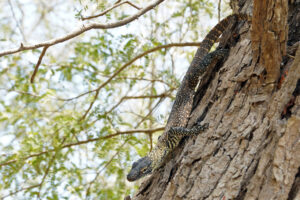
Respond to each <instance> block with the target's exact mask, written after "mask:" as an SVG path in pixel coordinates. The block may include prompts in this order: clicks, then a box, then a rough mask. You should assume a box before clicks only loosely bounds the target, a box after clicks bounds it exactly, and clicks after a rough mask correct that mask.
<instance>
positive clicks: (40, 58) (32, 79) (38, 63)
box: [30, 46, 49, 83]
mask: <svg viewBox="0 0 300 200" xmlns="http://www.w3.org/2000/svg"><path fill="white" fill-rule="evenodd" d="M48 47H49V46H45V47H44V48H43V51H42V53H41V55H40V57H39V60H38V62H37V63H36V66H35V68H34V71H33V73H32V76H31V79H30V83H33V82H34V78H35V76H36V74H37V72H38V70H39V66H40V64H41V62H42V59H43V57H44V56H45V53H46V51H47V49H48Z"/></svg>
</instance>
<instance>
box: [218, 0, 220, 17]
mask: <svg viewBox="0 0 300 200" xmlns="http://www.w3.org/2000/svg"><path fill="white" fill-rule="evenodd" d="M220 20H221V0H219V3H218V22H219V21H220Z"/></svg>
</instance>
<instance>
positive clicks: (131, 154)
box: [0, 0, 227, 200]
mask: <svg viewBox="0 0 300 200" xmlns="http://www.w3.org/2000/svg"><path fill="white" fill-rule="evenodd" d="M134 3H135V4H137V5H141V6H142V5H145V4H147V3H148V1H134ZM0 5H1V6H0V9H1V10H3V11H4V10H6V12H1V13H2V14H1V15H0V29H1V32H2V33H3V34H4V35H3V36H1V37H2V38H0V39H1V41H0V42H1V43H2V44H3V45H1V46H2V48H1V51H2V50H6V49H9V48H12V47H14V46H15V44H19V43H20V42H21V41H28V42H31V43H36V38H38V40H39V41H43V40H46V39H51V38H54V37H57V36H59V35H61V34H62V33H64V34H65V33H67V32H68V31H70V30H71V28H72V26H74V24H76V23H78V21H80V18H81V17H82V16H84V15H88V14H91V13H98V10H104V9H106V8H108V7H110V6H111V5H112V4H111V3H110V2H109V1H94V0H90V1H74V2H72V1H71V2H68V1H63V2H62V1H58V0H57V1H51V2H49V1H28V2H27V3H22V2H21V1H15V2H11V1H7V2H6V1H5V2H1V3H0ZM216 6H217V3H216V1H213V0H212V1H196V0H191V1H184V0H176V1H173V2H168V1H166V2H164V3H163V4H161V5H160V6H159V7H158V8H155V9H154V10H152V11H150V12H149V13H146V14H145V15H144V16H142V17H140V18H139V19H138V20H136V21H134V22H132V23H130V24H128V25H126V26H123V27H119V28H117V29H109V30H96V31H95V30H92V31H89V32H87V33H85V34H84V35H83V36H79V37H77V38H75V39H73V40H72V41H71V42H69V41H68V42H65V43H64V44H63V46H62V45H55V46H53V47H51V48H49V51H47V53H46V56H45V58H44V59H43V60H42V64H41V66H40V67H39V70H38V73H37V75H36V77H35V81H34V83H33V84H32V83H30V78H31V76H32V73H33V69H34V68H35V66H36V62H37V60H38V57H39V55H40V54H41V51H42V50H41V49H36V50H33V51H24V52H21V53H17V54H13V55H7V56H4V57H1V60H0V83H1V88H0V94H1V98H0V137H1V143H0V148H1V152H2V156H1V158H0V196H1V197H6V199H49V200H50V199H72V198H73V199H122V198H124V196H125V195H128V194H132V193H133V192H134V190H135V189H136V188H137V186H138V184H139V182H138V183H135V184H131V183H128V182H127V181H126V173H127V172H128V170H129V168H130V166H131V163H132V162H133V160H135V159H136V158H137V157H138V156H144V155H145V154H147V152H149V150H150V148H151V146H152V145H153V144H152V136H154V139H155V138H156V137H157V136H158V135H159V134H160V132H147V131H145V133H143V132H138V133H134V132H130V133H126V131H128V130H135V129H138V130H140V129H145V130H148V129H155V128H157V127H163V126H164V124H165V122H166V120H167V116H168V113H169V111H170V108H171V102H172V101H173V99H174V98H173V97H174V96H175V92H176V88H177V87H178V86H179V84H180V81H179V80H180V78H181V77H182V75H183V73H184V69H186V68H187V66H188V64H189V62H190V60H191V59H192V56H193V54H194V52H195V47H193V48H191V47H181V48H171V49H160V50H158V51H155V52H153V53H151V54H146V55H144V56H143V57H142V58H141V59H139V60H138V61H136V62H134V63H133V64H130V65H128V66H127V67H126V68H124V70H123V71H121V72H120V73H118V74H117V75H116V76H115V77H114V78H113V79H112V80H111V81H109V82H108V83H107V84H106V85H105V86H104V87H103V88H101V89H99V90H97V88H98V87H99V86H101V84H104V83H105V82H106V81H107V80H108V79H109V77H111V76H112V74H114V73H116V72H118V70H119V69H121V68H122V67H123V66H124V64H126V63H128V62H130V61H131V60H132V59H134V58H135V57H136V56H137V55H139V54H142V53H143V52H145V51H147V50H149V49H151V48H153V47H156V46H159V45H163V44H169V43H172V42H185V41H196V42H198V41H199V38H201V37H203V35H204V33H205V32H206V31H207V29H204V27H208V26H211V24H204V25H203V23H204V21H203V20H202V19H201V18H203V17H204V16H206V17H205V18H206V19H207V18H208V17H207V16H210V17H214V19H215V17H216ZM222 8H224V9H225V10H226V9H227V7H226V6H225V7H222ZM8 10H10V11H11V13H10V14H9V17H8V18H7V17H6V14H5V13H7V11H8ZM70 10H73V11H74V12H70ZM25 11H26V12H25ZM134 12H136V9H134V8H132V7H130V6H128V5H123V6H120V7H118V8H116V9H114V10H112V11H111V12H109V13H107V14H106V15H105V16H101V17H99V18H96V19H93V20H99V21H101V23H102V22H103V23H108V22H111V21H117V20H120V19H123V18H124V17H126V16H129V15H131V14H132V13H134ZM28 13H29V14H28ZM29 15H32V16H35V17H34V18H28V17H29ZM222 15H223V16H224V15H226V12H223V11H222ZM36 19H38V20H37V21H36ZM199 19H200V20H199ZM68 20H70V21H72V22H70V23H69V22H68ZM28 24H29V25H28ZM96 90H97V91H98V92H99V94H98V95H97V97H96V99H95V95H96V93H97V91H96ZM161 94H164V95H161ZM89 107H90V109H89ZM122 131H123V132H125V133H124V134H119V135H116V136H114V137H108V138H105V137H106V136H110V135H112V134H115V133H120V132H122ZM152 133H155V134H154V135H152ZM149 138H151V140H149ZM154 141H155V140H154Z"/></svg>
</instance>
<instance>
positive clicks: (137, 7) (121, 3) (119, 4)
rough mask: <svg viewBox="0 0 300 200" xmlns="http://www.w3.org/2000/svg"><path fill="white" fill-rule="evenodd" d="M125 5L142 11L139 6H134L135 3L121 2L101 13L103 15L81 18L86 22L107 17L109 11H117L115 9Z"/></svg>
mask: <svg viewBox="0 0 300 200" xmlns="http://www.w3.org/2000/svg"><path fill="white" fill-rule="evenodd" d="M123 4H129V5H130V6H132V7H134V8H136V9H138V10H141V8H140V7H139V6H137V5H135V4H133V3H132V2H130V1H123V2H121V1H120V2H118V3H115V4H114V5H113V6H112V7H110V8H107V9H106V10H104V11H103V12H101V13H99V14H97V15H92V16H89V17H81V20H82V21H84V20H88V19H93V18H96V17H100V16H103V15H105V14H106V13H108V12H109V11H111V10H113V9H115V8H117V7H119V6H121V5H123Z"/></svg>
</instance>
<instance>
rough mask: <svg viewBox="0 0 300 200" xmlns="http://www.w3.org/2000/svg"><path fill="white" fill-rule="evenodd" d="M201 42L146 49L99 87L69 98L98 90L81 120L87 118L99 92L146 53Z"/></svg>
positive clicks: (196, 44) (194, 44)
mask: <svg viewBox="0 0 300 200" xmlns="http://www.w3.org/2000/svg"><path fill="white" fill-rule="evenodd" d="M200 44H201V43H200V42H186V43H171V44H166V45H161V46H157V47H154V48H152V49H149V50H147V51H145V52H144V53H141V54H140V55H138V56H136V57H135V58H133V59H131V60H130V61H129V62H127V63H126V64H124V65H123V66H122V67H121V68H120V69H118V70H117V71H116V72H115V73H114V74H113V75H112V76H111V77H110V78H108V79H107V80H106V81H105V82H104V83H102V84H101V85H100V86H99V87H98V88H96V89H94V90H90V91H88V92H85V93H83V94H80V95H78V96H76V97H73V98H71V99H69V100H73V99H77V98H79V97H82V96H84V95H86V94H89V93H92V92H96V94H95V96H94V99H93V101H92V102H91V103H90V106H89V108H88V109H87V110H86V112H85V113H84V115H83V116H82V117H81V120H83V119H85V117H86V116H87V114H88V113H89V111H90V110H91V109H92V107H93V105H94V103H95V101H96V99H97V98H98V95H99V92H100V90H101V89H102V88H103V87H105V86H106V85H107V84H108V83H109V82H110V81H111V80H112V79H113V78H115V77H116V76H117V75H118V74H119V73H121V72H122V71H123V70H124V69H126V68H127V67H128V66H130V65H131V64H132V63H134V62H135V61H136V60H138V59H140V58H142V57H144V56H145V55H147V54H149V53H152V52H154V51H157V50H160V49H165V48H170V47H183V46H199V45H200Z"/></svg>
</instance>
